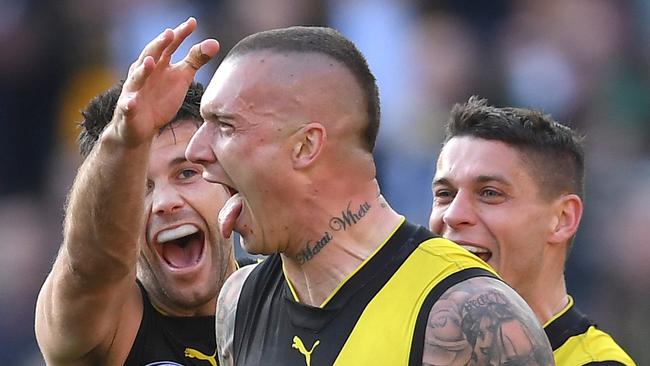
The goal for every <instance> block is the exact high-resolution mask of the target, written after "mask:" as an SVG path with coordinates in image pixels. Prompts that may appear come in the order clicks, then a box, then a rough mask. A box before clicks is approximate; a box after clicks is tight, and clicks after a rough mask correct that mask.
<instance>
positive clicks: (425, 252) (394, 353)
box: [334, 238, 494, 365]
mask: <svg viewBox="0 0 650 366" xmlns="http://www.w3.org/2000/svg"><path fill="white" fill-rule="evenodd" d="M472 267H474V268H476V267H478V268H484V269H486V270H488V271H490V272H492V273H494V271H493V270H492V269H491V268H490V267H488V266H487V265H486V264H485V263H483V262H482V261H480V260H479V259H478V258H477V257H476V256H474V255H472V254H470V253H469V252H467V251H465V250H464V249H462V248H460V247H459V246H457V245H456V244H453V243H451V242H450V241H448V240H445V239H442V238H435V239H430V240H427V241H426V242H424V243H422V244H421V245H420V246H419V247H418V248H417V249H416V250H415V251H414V252H413V253H412V254H411V255H410V256H409V258H408V259H407V260H406V261H405V262H404V264H403V265H402V266H401V267H400V268H399V270H398V271H397V272H396V273H395V274H394V275H393V276H392V277H391V279H390V280H389V281H388V282H387V283H386V285H385V286H384V287H383V288H382V289H381V291H379V293H378V294H377V295H376V296H375V297H374V298H373V299H372V301H371V302H370V303H369V304H368V306H367V307H366V309H365V310H364V312H363V314H362V315H361V317H360V318H359V320H358V321H357V324H356V326H355V327H354V329H353V330H352V333H351V334H350V336H349V338H348V341H347V342H346V343H345V345H344V346H343V349H342V350H341V353H340V354H339V356H338V358H337V359H336V361H335V363H334V365H370V364H372V365H407V364H408V362H409V355H410V350H411V343H412V338H413V332H414V330H415V323H416V321H417V317H418V313H419V310H420V308H421V307H422V304H423V302H424V300H425V299H426V297H427V295H428V294H429V293H430V292H431V291H432V289H433V288H434V287H435V286H436V285H438V284H439V283H440V282H441V281H442V280H444V279H445V278H447V277H449V276H450V275H451V274H453V273H456V272H458V271H460V270H463V269H466V268H472Z"/></svg>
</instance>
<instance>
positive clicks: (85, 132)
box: [77, 80, 204, 158]
mask: <svg viewBox="0 0 650 366" xmlns="http://www.w3.org/2000/svg"><path fill="white" fill-rule="evenodd" d="M123 85H124V80H122V81H120V82H118V83H117V84H115V85H113V86H112V87H110V88H109V89H108V90H106V91H104V92H102V93H101V94H99V95H97V96H96V97H94V98H93V99H92V100H91V101H90V102H89V103H88V105H86V107H84V109H83V110H82V111H81V115H82V116H83V121H81V123H79V127H80V129H81V131H80V133H79V138H78V139H77V141H78V143H79V150H80V152H81V156H83V157H84V158H85V157H87V156H88V154H90V152H91V151H92V149H93V147H94V146H95V143H97V140H98V139H99V136H100V135H101V134H102V131H104V129H105V128H106V126H107V125H108V124H109V123H110V122H111V120H112V119H113V112H114V111H115V107H116V106H117V100H118V98H119V97H120V94H121V93H122V86H123ZM203 91H204V87H203V85H201V83H197V82H192V84H191V85H190V88H189V90H188V91H187V94H186V95H185V100H183V104H182V105H181V107H180V109H179V110H178V112H177V113H176V116H174V118H173V119H172V120H171V121H169V123H167V124H166V125H164V126H163V127H162V128H161V129H160V131H163V130H165V129H167V128H173V124H174V123H175V122H177V121H179V120H191V121H194V122H195V124H196V126H197V127H199V126H200V125H201V124H202V123H203V119H202V118H201V113H200V106H201V97H202V96H203Z"/></svg>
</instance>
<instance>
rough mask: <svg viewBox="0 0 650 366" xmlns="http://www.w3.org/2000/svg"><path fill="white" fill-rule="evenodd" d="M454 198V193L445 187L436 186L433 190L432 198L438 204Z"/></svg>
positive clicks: (448, 201)
mask: <svg viewBox="0 0 650 366" xmlns="http://www.w3.org/2000/svg"><path fill="white" fill-rule="evenodd" d="M453 199H454V194H453V193H452V192H451V191H450V190H449V189H446V188H438V189H436V190H434V192H433V200H434V202H435V203H438V204H447V203H450V202H451V201H452V200H453Z"/></svg>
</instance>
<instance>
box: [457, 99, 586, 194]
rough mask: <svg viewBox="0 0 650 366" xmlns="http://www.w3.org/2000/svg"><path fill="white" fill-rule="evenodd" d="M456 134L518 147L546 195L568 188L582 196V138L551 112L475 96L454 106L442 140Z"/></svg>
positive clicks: (568, 190) (531, 173) (583, 175)
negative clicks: (496, 103)
mask: <svg viewBox="0 0 650 366" xmlns="http://www.w3.org/2000/svg"><path fill="white" fill-rule="evenodd" d="M457 136H472V137H476V138H480V139H484V140H496V141H501V142H503V143H505V144H507V145H509V146H511V147H513V148H515V149H517V150H518V151H519V152H520V153H521V154H520V155H521V157H522V160H523V161H524V163H525V165H526V166H527V167H528V171H529V173H530V175H531V177H532V178H533V179H534V180H535V181H536V182H537V184H538V188H539V192H540V193H541V195H542V197H543V198H545V199H553V198H556V197H559V196H560V195H562V194H564V193H574V194H577V195H578V196H580V197H581V198H583V199H584V197H583V196H584V180H585V178H584V177H585V168H584V147H583V137H582V136H579V135H578V134H577V133H576V132H575V131H574V130H572V129H571V128H569V127H567V126H565V125H562V124H560V123H559V122H557V121H555V120H553V118H552V117H551V116H550V115H548V114H544V113H542V112H540V111H537V110H534V109H527V108H513V107H506V108H497V107H493V106H490V105H488V104H487V100H485V99H481V98H479V97H477V96H472V97H470V98H469V100H468V101H467V102H466V103H465V104H456V105H454V107H453V108H452V110H451V115H450V117H449V120H448V121H447V126H446V131H445V139H444V143H445V144H446V143H447V142H448V141H449V140H450V139H452V138H453V137H457Z"/></svg>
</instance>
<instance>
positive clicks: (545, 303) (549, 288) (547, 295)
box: [521, 275, 569, 324]
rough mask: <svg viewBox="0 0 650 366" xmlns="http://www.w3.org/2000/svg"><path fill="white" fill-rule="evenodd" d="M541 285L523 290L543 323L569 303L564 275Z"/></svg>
mask: <svg viewBox="0 0 650 366" xmlns="http://www.w3.org/2000/svg"><path fill="white" fill-rule="evenodd" d="M538 285H539V286H540V287H542V286H543V287H544V288H538V289H535V290H532V291H527V292H522V294H521V295H522V297H523V298H524V300H526V302H527V303H528V305H529V306H530V307H531V309H532V310H533V312H534V313H535V316H536V317H537V320H539V322H540V323H541V324H545V323H546V322H548V321H549V320H550V319H551V318H552V317H553V316H555V315H556V314H558V313H559V312H560V311H562V309H564V308H565V307H566V305H567V304H568V303H569V296H568V294H567V291H566V284H565V282H564V276H563V275H562V276H560V279H559V280H557V281H551V282H545V283H544V284H541V285H540V284H538Z"/></svg>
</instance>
